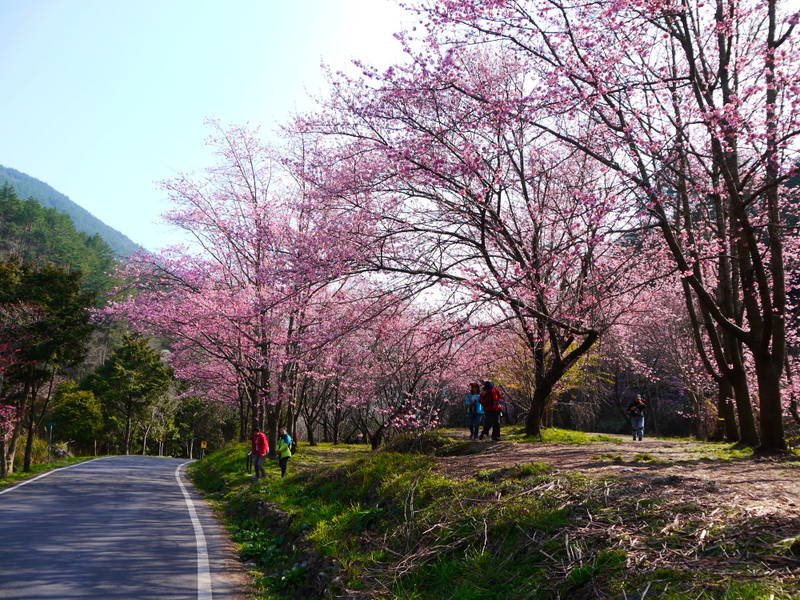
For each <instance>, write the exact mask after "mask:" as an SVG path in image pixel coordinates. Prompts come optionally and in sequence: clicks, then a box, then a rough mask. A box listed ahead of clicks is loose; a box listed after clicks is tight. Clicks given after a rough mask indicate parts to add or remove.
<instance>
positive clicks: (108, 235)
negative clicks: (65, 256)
mask: <svg viewBox="0 0 800 600" xmlns="http://www.w3.org/2000/svg"><path fill="white" fill-rule="evenodd" d="M3 183H8V184H10V185H11V186H12V187H13V188H14V190H15V191H16V193H17V196H19V197H20V198H24V199H29V198H33V199H34V200H36V201H37V202H39V204H41V205H42V206H45V207H49V208H54V209H55V210H57V211H58V212H60V213H63V214H65V215H68V216H69V217H70V218H71V219H72V222H73V223H74V224H75V228H76V229H77V230H78V231H82V232H84V233H86V234H88V235H89V236H92V235H99V236H101V237H102V238H103V239H104V240H105V241H106V242H107V243H108V245H109V246H111V249H112V250H113V251H114V253H115V254H116V255H117V256H130V255H131V254H132V253H133V252H135V251H136V250H137V249H138V248H139V246H138V245H137V244H135V243H134V242H132V241H131V240H130V239H128V237H127V236H125V235H124V234H122V233H120V232H119V231H117V230H116V229H114V228H113V227H109V226H108V225H106V224H105V223H103V222H102V221H101V220H100V219H98V218H97V217H95V216H94V215H92V214H91V213H90V212H89V211H87V210H86V209H85V208H83V207H81V206H79V205H77V204H76V203H75V202H73V201H72V200H70V199H69V198H68V197H67V196H65V195H64V194H62V193H61V192H58V191H56V190H54V189H53V188H52V187H50V186H49V185H47V184H46V183H45V182H43V181H39V180H38V179H36V178H34V177H31V176H30V175H26V174H25V173H22V172H20V171H17V170H16V169H11V168H9V167H4V166H3V165H0V185H2V184H3Z"/></svg>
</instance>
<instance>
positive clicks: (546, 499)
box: [192, 436, 798, 600]
mask: <svg viewBox="0 0 800 600" xmlns="http://www.w3.org/2000/svg"><path fill="white" fill-rule="evenodd" d="M567 437H569V436H567ZM459 448H466V446H463V445H460V444H458V443H456V442H450V441H448V440H442V439H441V436H438V437H437V436H434V439H432V440H427V441H419V440H417V441H416V442H415V443H414V444H398V445H396V446H395V450H397V449H403V450H405V451H404V452H397V451H394V452H393V451H381V452H376V453H372V452H368V451H367V450H366V449H365V448H364V447H362V446H359V447H353V446H350V447H348V446H339V447H332V446H326V445H320V446H319V447H316V448H308V447H303V448H302V449H301V452H300V453H299V454H298V455H297V456H296V457H294V458H292V461H291V463H290V476H289V477H287V478H286V479H284V480H281V479H280V478H279V477H278V476H277V467H276V466H275V465H274V464H273V465H270V469H269V472H268V477H267V480H266V481H263V482H259V483H253V482H252V481H251V480H250V478H249V476H248V475H247V474H246V473H245V472H244V456H245V454H246V447H245V446H237V447H232V448H229V449H227V450H223V451H220V452H217V453H214V454H212V455H210V456H209V457H207V458H205V459H204V460H202V461H200V462H198V463H196V464H195V465H193V467H192V474H193V476H194V478H195V481H196V483H197V485H198V486H199V487H201V488H202V489H204V490H205V491H206V492H207V493H208V494H209V495H210V496H211V497H212V498H213V499H214V500H215V501H216V502H218V503H219V507H220V508H221V509H222V510H223V512H224V514H225V518H226V520H227V523H228V527H229V529H230V531H231V533H232V535H233V538H234V540H235V541H236V543H237V544H238V547H239V550H240V553H241V558H242V560H244V561H245V562H247V563H249V564H250V565H251V567H252V568H253V570H254V571H255V572H256V573H257V587H258V589H259V594H260V596H259V597H260V598H270V599H276V600H277V599H288V598H299V597H302V598H306V599H308V600H311V599H313V598H326V597H331V598H332V597H339V596H345V597H348V598H358V597H363V598H396V599H400V598H403V599H420V600H422V599H433V600H435V599H440V598H441V599H444V598H452V599H458V600H478V599H484V598H485V599H492V600H494V599H496V598H520V599H523V598H525V599H537V598H542V599H555V598H570V599H575V600H581V599H584V598H585V599H589V598H625V597H627V598H644V597H647V598H665V599H671V600H677V599H684V598H686V599H689V598H691V599H693V600H702V599H708V600H711V599H719V600H734V599H752V600H756V599H757V600H760V599H762V598H763V599H764V600H767V599H768V598H771V597H774V598H775V599H776V600H777V599H792V598H796V597H797V596H796V595H793V592H792V590H794V589H797V588H796V587H795V586H797V585H798V580H797V578H796V576H792V575H791V574H790V573H791V566H792V565H796V555H795V554H794V552H795V551H796V550H797V548H796V547H795V546H796V544H795V545H793V544H792V542H791V541H787V540H785V539H783V538H781V536H780V535H778V534H777V533H776V534H772V535H771V534H770V527H769V523H766V524H759V523H757V522H754V521H753V520H752V519H749V518H748V519H746V518H745V516H744V515H740V514H736V513H733V512H731V513H724V512H721V511H719V509H717V510H714V511H713V512H712V509H710V508H708V507H703V506H699V505H695V504H692V503H690V502H686V501H685V500H682V501H680V502H679V503H676V502H671V501H670V499H669V497H667V496H666V495H665V494H663V493H662V491H661V490H659V489H658V487H655V488H653V487H648V486H645V485H641V486H638V485H637V483H636V482H635V481H634V482H633V483H632V482H630V481H627V482H623V481H619V480H616V479H612V478H604V479H590V478H587V477H583V476H580V475H577V474H563V473H560V474H559V473H555V472H553V471H552V470H551V468H550V467H548V466H547V465H545V464H542V463H538V462H531V463H526V464H518V465H513V466H508V467H505V468H500V469H487V470H477V471H476V472H475V473H473V474H472V475H471V476H469V477H466V478H462V479H458V480H456V479H452V478H450V477H448V475H447V473H446V472H443V469H442V468H441V467H440V465H439V463H438V462H437V458H436V456H433V455H430V454H422V453H419V450H423V451H430V452H434V453H445V454H450V455H452V454H453V453H454V452H458V451H459ZM486 448H487V450H486V451H490V448H491V446H490V445H487V446H486ZM409 450H417V452H413V451H409ZM473 451H474V450H473ZM712 508H713V507H712ZM754 531H757V532H758V534H757V535H753V532H754ZM796 572H797V571H796V570H795V571H794V573H795V574H796Z"/></svg>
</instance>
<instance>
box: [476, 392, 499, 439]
mask: <svg viewBox="0 0 800 600" xmlns="http://www.w3.org/2000/svg"><path fill="white" fill-rule="evenodd" d="M481 404H482V405H483V412H484V413H486V416H485V417H484V420H483V431H481V435H480V438H479V439H483V438H484V436H486V435H488V434H489V429H490V428H491V430H492V439H493V440H499V439H500V414H501V413H502V410H503V395H502V394H501V393H500V390H499V389H497V387H496V386H495V385H494V384H493V383H492V382H491V381H488V380H487V381H484V382H483V391H482V392H481Z"/></svg>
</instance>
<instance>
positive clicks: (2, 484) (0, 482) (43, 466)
mask: <svg viewBox="0 0 800 600" xmlns="http://www.w3.org/2000/svg"><path fill="white" fill-rule="evenodd" d="M93 458H96V457H95V456H69V457H65V458H56V459H53V460H51V461H49V462H41V463H37V464H35V465H32V466H31V470H30V471H15V472H14V473H9V474H8V475H7V476H6V477H3V478H1V479H0V490H2V489H5V488H9V487H11V486H14V485H17V484H18V483H21V482H22V481H25V480H26V479H31V478H33V477H36V476H37V475H41V474H42V473H46V472H47V471H53V470H55V469H60V468H62V467H68V466H70V465H74V464H77V463H81V462H85V461H87V460H92V459H93Z"/></svg>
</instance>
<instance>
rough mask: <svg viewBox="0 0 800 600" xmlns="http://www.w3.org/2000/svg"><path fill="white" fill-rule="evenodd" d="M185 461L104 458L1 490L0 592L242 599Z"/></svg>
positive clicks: (38, 598)
mask: <svg viewBox="0 0 800 600" xmlns="http://www.w3.org/2000/svg"><path fill="white" fill-rule="evenodd" d="M185 463H186V461H183V460H177V459H167V458H153V457H133V456H127V457H123V456H120V457H108V458H101V459H98V460H94V461H90V462H86V463H82V464H79V465H76V466H73V467H68V468H66V469H62V470H59V471H55V472H53V473H51V474H49V475H47V476H46V477H43V478H41V479H38V480H36V481H32V482H30V483H28V484H27V485H23V486H21V487H18V488H16V489H11V490H10V491H9V490H0V598H2V599H12V598H13V599H25V600H45V599H48V600H56V599H57V600H71V599H77V598H82V599H83V598H96V599H104V600H105V599H123V598H125V599H128V600H139V599H145V598H153V599H159V600H168V599H179V598H180V599H192V600H195V599H196V600H212V598H213V599H216V600H219V599H222V598H240V597H242V596H243V593H242V591H243V590H242V587H243V586H242V582H243V580H242V578H241V577H237V576H236V575H234V576H232V575H231V573H233V572H236V573H240V570H239V569H238V568H237V566H236V562H235V561H234V560H233V557H232V552H231V548H230V546H229V544H228V543H227V542H226V539H225V536H224V535H223V533H222V531H221V530H220V527H219V525H218V524H217V522H216V520H215V518H214V516H213V514H212V513H211V511H210V510H209V508H208V507H207V506H206V505H205V503H204V502H203V501H202V500H201V499H200V498H199V496H198V495H197V493H196V492H195V491H194V490H193V489H192V488H191V485H190V484H189V483H188V482H187V481H186V478H185V473H184V469H185V467H183V466H182V465H184V464H185ZM176 472H177V475H176ZM178 477H179V478H180V483H179V479H178ZM181 484H182V485H181ZM192 513H194V515H193V514H192ZM206 552H207V555H206V554H205V553H206Z"/></svg>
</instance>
